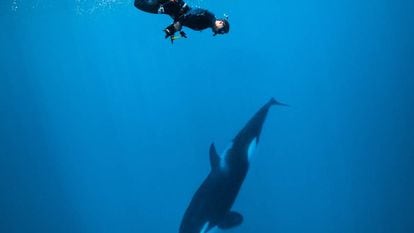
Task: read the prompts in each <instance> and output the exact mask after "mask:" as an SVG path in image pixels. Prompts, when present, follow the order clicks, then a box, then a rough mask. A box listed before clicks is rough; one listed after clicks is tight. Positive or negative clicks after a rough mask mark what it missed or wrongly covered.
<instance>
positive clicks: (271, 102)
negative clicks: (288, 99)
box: [267, 97, 289, 106]
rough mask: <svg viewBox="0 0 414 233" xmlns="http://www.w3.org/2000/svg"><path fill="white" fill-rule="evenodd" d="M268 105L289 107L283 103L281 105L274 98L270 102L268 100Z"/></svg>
mask: <svg viewBox="0 0 414 233" xmlns="http://www.w3.org/2000/svg"><path fill="white" fill-rule="evenodd" d="M267 104H268V105H281V106H289V105H287V104H284V103H281V102H279V101H277V100H276V99H275V98H273V97H272V98H271V99H270V100H269V102H268V103H267Z"/></svg>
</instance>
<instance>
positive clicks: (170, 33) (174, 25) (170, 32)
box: [164, 21, 182, 38]
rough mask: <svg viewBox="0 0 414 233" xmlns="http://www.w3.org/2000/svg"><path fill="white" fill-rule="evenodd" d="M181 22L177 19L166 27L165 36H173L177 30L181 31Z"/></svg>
mask: <svg viewBox="0 0 414 233" xmlns="http://www.w3.org/2000/svg"><path fill="white" fill-rule="evenodd" d="M181 28H182V26H181V23H180V22H179V21H176V22H174V23H172V24H170V25H169V26H168V27H166V28H165V29H164V32H165V38H168V37H172V36H174V34H175V33H176V32H177V31H181Z"/></svg>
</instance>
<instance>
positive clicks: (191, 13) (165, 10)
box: [134, 0, 230, 42]
mask: <svg viewBox="0 0 414 233" xmlns="http://www.w3.org/2000/svg"><path fill="white" fill-rule="evenodd" d="M134 6H135V7H136V8H138V9H139V10H142V11H144V12H148V13H152V14H166V15H169V16H170V17H171V18H172V19H173V23H172V24H170V25H169V26H168V27H166V28H165V29H164V30H163V31H164V32H165V38H170V39H171V42H173V41H174V40H175V39H177V38H179V37H177V36H175V33H176V32H179V34H180V36H181V37H184V38H187V35H186V33H185V32H184V31H183V30H182V27H183V26H184V27H188V28H190V29H192V30H196V31H202V30H204V29H207V28H211V30H212V31H213V36H215V35H217V34H220V35H222V34H226V33H228V32H229V30H230V24H229V21H228V19H227V18H216V16H215V15H214V14H213V13H211V12H210V11H208V10H205V9H201V8H192V7H190V6H189V5H188V4H187V3H185V2H184V0H135V2H134Z"/></svg>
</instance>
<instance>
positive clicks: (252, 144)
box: [247, 138, 257, 161]
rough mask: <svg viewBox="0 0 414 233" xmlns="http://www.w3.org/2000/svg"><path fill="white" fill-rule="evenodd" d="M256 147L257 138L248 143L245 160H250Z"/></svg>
mask: <svg viewBox="0 0 414 233" xmlns="http://www.w3.org/2000/svg"><path fill="white" fill-rule="evenodd" d="M256 146H257V138H253V140H252V141H251V142H250V144H249V147H248V149H247V158H248V159H249V161H250V159H251V158H252V156H253V154H254V151H255V150H256Z"/></svg>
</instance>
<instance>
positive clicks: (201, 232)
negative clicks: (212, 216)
mask: <svg viewBox="0 0 414 233" xmlns="http://www.w3.org/2000/svg"><path fill="white" fill-rule="evenodd" d="M208 224H209V222H206V223H205V224H204V225H203V228H201V231H200V233H206V232H207V228H208Z"/></svg>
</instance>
